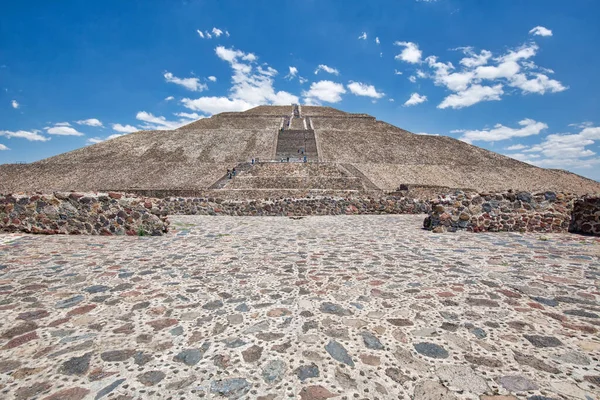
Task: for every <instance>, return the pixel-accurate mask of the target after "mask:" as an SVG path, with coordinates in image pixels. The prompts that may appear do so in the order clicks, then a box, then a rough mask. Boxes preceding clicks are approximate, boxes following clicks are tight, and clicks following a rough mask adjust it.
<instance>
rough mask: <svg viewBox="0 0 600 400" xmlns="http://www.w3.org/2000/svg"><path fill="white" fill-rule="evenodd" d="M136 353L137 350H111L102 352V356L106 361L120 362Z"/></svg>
mask: <svg viewBox="0 0 600 400" xmlns="http://www.w3.org/2000/svg"><path fill="white" fill-rule="evenodd" d="M134 353H135V350H111V351H105V352H104V353H102V354H100V358H101V359H102V361H106V362H120V361H125V360H127V359H128V358H130V357H131V356H133V354H134Z"/></svg>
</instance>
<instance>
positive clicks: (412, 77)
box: [408, 75, 417, 83]
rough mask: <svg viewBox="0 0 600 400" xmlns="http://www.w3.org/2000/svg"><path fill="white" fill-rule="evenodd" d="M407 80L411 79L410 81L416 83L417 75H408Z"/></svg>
mask: <svg viewBox="0 0 600 400" xmlns="http://www.w3.org/2000/svg"><path fill="white" fill-rule="evenodd" d="M408 80H409V81H411V82H412V83H417V77H416V76H414V75H411V76H409V77H408Z"/></svg>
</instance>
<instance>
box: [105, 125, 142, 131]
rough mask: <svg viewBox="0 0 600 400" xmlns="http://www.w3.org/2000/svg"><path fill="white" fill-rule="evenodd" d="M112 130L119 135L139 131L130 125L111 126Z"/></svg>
mask: <svg viewBox="0 0 600 400" xmlns="http://www.w3.org/2000/svg"><path fill="white" fill-rule="evenodd" d="M112 128H113V130H115V131H117V132H121V133H132V132H137V131H139V130H140V129H138V128H136V127H135V126H132V125H121V124H112Z"/></svg>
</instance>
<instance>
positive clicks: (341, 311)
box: [319, 302, 352, 317]
mask: <svg viewBox="0 0 600 400" xmlns="http://www.w3.org/2000/svg"><path fill="white" fill-rule="evenodd" d="M319 310H321V312H324V313H327V314H335V315H339V316H340V317H347V316H350V315H352V311H350V310H348V309H345V308H343V307H342V306H340V305H339V304H334V303H329V302H324V303H321V306H320V307H319Z"/></svg>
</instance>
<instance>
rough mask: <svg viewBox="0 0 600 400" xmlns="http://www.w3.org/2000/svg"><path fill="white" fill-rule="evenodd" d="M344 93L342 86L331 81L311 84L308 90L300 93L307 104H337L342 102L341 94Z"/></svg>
mask: <svg viewBox="0 0 600 400" xmlns="http://www.w3.org/2000/svg"><path fill="white" fill-rule="evenodd" d="M344 93H346V89H344V85H342V84H341V83H336V82H332V81H327V80H324V81H319V82H313V83H312V84H311V85H310V89H309V90H305V91H304V92H302V96H303V97H304V101H305V102H306V103H307V104H319V101H325V102H327V103H338V102H340V101H341V100H342V96H341V95H342V94H344Z"/></svg>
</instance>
